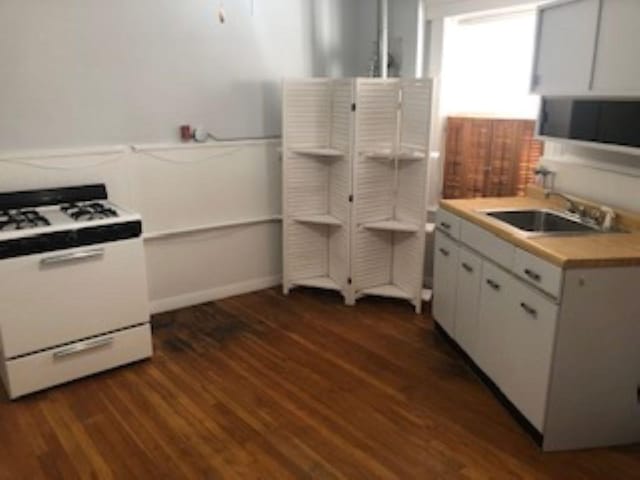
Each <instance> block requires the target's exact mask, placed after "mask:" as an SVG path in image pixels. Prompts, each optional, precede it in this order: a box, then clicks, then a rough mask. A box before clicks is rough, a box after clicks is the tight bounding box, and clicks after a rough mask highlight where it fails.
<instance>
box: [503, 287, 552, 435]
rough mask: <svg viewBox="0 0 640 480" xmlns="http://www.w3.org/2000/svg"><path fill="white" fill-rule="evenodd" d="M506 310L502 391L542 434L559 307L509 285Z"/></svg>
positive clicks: (523, 288)
mask: <svg viewBox="0 0 640 480" xmlns="http://www.w3.org/2000/svg"><path fill="white" fill-rule="evenodd" d="M505 310H506V312H508V317H509V318H508V320H509V321H508V322H507V323H506V325H505V331H504V338H505V339H506V340H507V341H505V342H504V347H505V350H504V359H505V363H506V364H507V365H508V367H507V372H506V378H504V383H503V391H504V393H505V394H506V395H507V397H508V398H509V399H510V400H511V401H512V402H513V403H514V404H515V405H517V407H518V409H519V410H520V411H521V412H522V414H523V415H524V416H525V417H527V419H529V421H530V422H531V423H532V424H533V425H534V426H535V427H536V428H537V429H538V430H539V431H542V430H543V428H544V415H545V407H546V401H547V390H548V387H549V370H550V367H551V357H552V354H553V341H554V332H555V326H556V318H557V315H558V306H557V305H556V304H555V303H553V302H552V301H550V300H549V299H547V298H546V297H545V296H543V295H542V294H540V293H538V292H536V291H534V290H533V289H532V288H531V287H529V286H527V285H525V284H523V283H522V282H519V281H512V291H511V292H510V297H509V300H508V302H507V308H506V309H505Z"/></svg>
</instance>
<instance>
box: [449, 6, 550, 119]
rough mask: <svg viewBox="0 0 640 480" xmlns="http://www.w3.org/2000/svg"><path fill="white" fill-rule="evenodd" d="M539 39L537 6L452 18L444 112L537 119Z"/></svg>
mask: <svg viewBox="0 0 640 480" xmlns="http://www.w3.org/2000/svg"><path fill="white" fill-rule="evenodd" d="M534 41H535V11H533V10H527V11H519V12H512V13H508V14H500V15H491V16H488V15H487V16H482V17H477V16H476V17H471V18H458V19H452V20H449V21H448V23H447V26H446V30H445V38H444V56H443V71H442V100H441V101H442V111H443V113H444V114H445V115H473V116H484V117H487V116H490V117H504V118H536V116H537V113H538V105H539V98H538V97H537V96H534V95H529V87H530V81H531V68H532V59H533V52H534Z"/></svg>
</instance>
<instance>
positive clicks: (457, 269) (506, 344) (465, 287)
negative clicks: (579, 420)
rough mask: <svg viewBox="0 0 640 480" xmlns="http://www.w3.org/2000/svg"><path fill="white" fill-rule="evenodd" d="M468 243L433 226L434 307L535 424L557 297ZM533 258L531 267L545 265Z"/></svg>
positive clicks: (541, 409)
mask: <svg viewBox="0 0 640 480" xmlns="http://www.w3.org/2000/svg"><path fill="white" fill-rule="evenodd" d="M487 238H489V237H487ZM496 240H497V239H496ZM473 246H474V245H469V247H467V245H466V243H459V242H458V241H457V240H455V239H454V238H451V237H450V236H449V235H448V234H446V233H445V232H441V231H438V232H437V233H436V242H435V248H436V252H435V274H434V299H433V301H434V304H433V315H434V317H435V319H436V320H437V321H438V323H439V324H440V326H441V327H442V328H443V329H444V330H445V331H446V332H447V333H448V334H449V335H450V336H451V337H452V338H453V339H455V341H456V343H457V344H458V345H459V346H460V347H461V348H462V349H463V350H464V351H465V352H466V353H467V355H469V356H470V357H471V358H472V359H473V361H474V362H475V363H476V364H477V365H478V366H479V367H480V368H481V369H482V371H483V372H484V373H485V374H486V375H488V376H489V378H491V380H492V381H493V382H494V383H495V384H496V385H497V386H498V388H499V389H500V390H501V391H502V393H504V394H505V396H506V397H507V398H508V399H509V400H510V401H511V402H512V403H513V404H514V405H515V406H516V407H517V408H518V410H519V411H520V413H522V414H523V415H524V416H525V417H526V418H527V419H528V420H529V422H531V424H532V425H534V426H535V427H536V428H537V429H538V430H539V431H542V430H543V427H544V416H545V409H546V399H547V391H548V387H549V378H550V369H551V358H552V353H553V343H554V334H555V326H556V320H557V316H558V305H557V304H556V303H554V301H553V299H552V298H551V297H550V296H548V295H547V294H545V293H543V292H541V291H540V290H539V289H536V288H534V286H531V285H529V284H527V283H526V282H525V281H524V280H521V279H519V278H518V277H517V276H516V274H517V273H518V272H517V271H507V270H505V268H504V265H502V263H501V265H500V266H498V265H497V264H496V263H494V261H493V259H488V258H485V257H484V256H481V255H480V254H478V253H475V252H474V251H472V250H471V247H473ZM531 257H532V258H534V257H533V256H531ZM532 261H533V260H532ZM538 263H540V265H538V264H536V267H537V268H538V270H542V269H544V268H547V266H546V265H545V264H544V263H543V261H542V260H539V261H538ZM517 266H518V262H514V265H513V268H514V269H515V268H516V267H517ZM549 268H550V267H549ZM559 275H561V274H559ZM558 290H559V288H558ZM554 291H555V290H554Z"/></svg>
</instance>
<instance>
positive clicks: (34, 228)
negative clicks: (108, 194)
mask: <svg viewBox="0 0 640 480" xmlns="http://www.w3.org/2000/svg"><path fill="white" fill-rule="evenodd" d="M69 205H73V206H74V207H77V208H73V209H68V210H67V212H65V211H64V210H63V207H67V206H69ZM91 206H94V210H96V211H99V209H101V208H104V209H108V210H112V211H113V212H115V215H112V216H107V217H104V218H99V217H100V216H101V215H95V216H93V215H91V212H92V210H91ZM82 209H84V210H82ZM81 210H82V211H81ZM33 212H35V213H36V214H37V215H36V216H34V214H33ZM83 213H84V214H83ZM73 214H76V218H73V217H72V215H73ZM25 215H26V216H27V218H31V219H34V218H36V217H37V216H40V217H42V218H44V219H45V220H46V221H47V222H48V225H45V224H41V225H27V224H24V225H23V226H22V228H16V226H15V225H14V224H7V223H6V222H7V221H9V219H10V217H14V218H24V216H25ZM21 216H22V217H21ZM139 220H140V215H138V214H136V213H132V212H130V211H128V210H126V209H124V208H122V207H119V206H117V205H115V204H113V203H111V202H109V201H107V200H95V201H88V202H75V203H74V204H62V205H51V206H44V207H37V208H23V209H11V210H8V211H0V241H3V240H12V239H15V238H23V237H30V236H35V235H41V234H45V233H53V232H60V231H66V230H77V229H80V228H86V227H97V226H101V225H113V224H116V223H125V222H130V221H139ZM44 223H46V222H44Z"/></svg>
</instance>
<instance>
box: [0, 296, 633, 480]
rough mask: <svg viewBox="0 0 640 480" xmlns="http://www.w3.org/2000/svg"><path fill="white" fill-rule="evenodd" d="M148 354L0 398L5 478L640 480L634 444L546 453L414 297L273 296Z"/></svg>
mask: <svg viewBox="0 0 640 480" xmlns="http://www.w3.org/2000/svg"><path fill="white" fill-rule="evenodd" d="M154 344H155V356H154V358H153V360H151V361H147V362H142V363H138V364H135V365H133V366H129V367H126V368H122V369H118V370H114V371H112V372H108V373H105V374H101V375H97V376H94V377H92V378H89V379H85V380H81V381H78V382H74V383H72V384H69V385H66V386H63V387H60V388H55V389H52V390H49V391H46V392H43V393H39V394H36V395H32V396H30V397H27V398H25V399H22V400H19V401H17V402H9V401H8V400H7V399H6V396H3V397H2V399H1V400H0V441H1V442H2V444H1V448H0V479H11V480H14V479H22V478H24V479H30V480H31V479H38V478H47V479H49V478H52V479H54V478H61V479H73V478H100V479H102V478H113V479H146V478H153V479H183V478H185V479H188V478H196V479H200V478H202V479H218V478H224V479H253V478H256V479H257V478H260V479H375V478H381V479H395V478H397V479H432V478H434V479H435V478H442V479H455V478H467V479H480V478H497V479H501V478H516V479H517V478H535V479H547V478H548V479H551V478H553V479H563V480H565V479H606V480H610V479H633V478H640V446H633V447H624V448H616V449H606V450H595V451H588V452H574V453H554V454H543V453H541V452H540V450H539V449H538V448H537V447H536V446H535V445H534V443H533V441H531V440H530V438H529V437H528V436H527V435H526V434H525V433H524V432H523V431H522V430H521V429H520V427H519V426H518V425H517V424H516V423H515V421H514V420H512V418H511V417H510V416H509V415H508V414H507V413H506V412H505V410H504V409H503V408H502V407H501V406H500V405H499V404H498V402H497V401H496V400H495V399H494V398H493V397H492V395H491V394H490V393H489V392H488V390H487V389H486V388H485V387H484V386H483V385H482V384H480V383H479V381H478V380H477V379H476V378H475V377H474V376H473V375H472V373H471V372H470V371H469V370H468V369H467V368H466V367H465V366H464V364H463V363H462V362H461V361H460V360H459V358H458V356H457V355H456V354H455V353H454V352H453V351H452V349H451V348H450V347H449V346H448V345H447V344H446V343H445V342H444V340H442V339H441V338H440V336H439V335H438V334H437V333H436V332H435V331H434V328H433V323H432V321H431V319H430V318H429V317H428V315H425V316H417V315H414V314H413V311H412V309H411V307H410V306H409V304H408V303H405V302H389V301H383V300H375V299H367V300H364V301H362V302H360V303H359V304H358V306H357V307H355V308H349V307H345V306H343V305H342V304H341V302H340V299H339V297H338V296H336V295H334V294H331V293H319V292H311V291H294V292H293V293H292V294H291V295H290V296H289V297H284V296H282V295H281V294H280V292H279V291H278V290H275V289H273V290H266V291H262V292H257V293H253V294H249V295H244V296H241V297H236V298H231V299H227V300H223V301H219V302H216V303H210V304H207V305H203V306H199V307H194V308H189V309H184V310H180V311H176V312H172V313H167V314H162V315H158V316H156V317H155V318H154ZM3 395H4V394H3Z"/></svg>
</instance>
